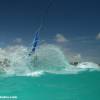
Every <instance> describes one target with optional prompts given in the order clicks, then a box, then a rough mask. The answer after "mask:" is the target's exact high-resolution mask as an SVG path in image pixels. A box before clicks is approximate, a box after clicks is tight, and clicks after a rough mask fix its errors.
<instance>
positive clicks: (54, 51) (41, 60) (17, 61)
mask: <svg viewBox="0 0 100 100" xmlns="http://www.w3.org/2000/svg"><path fill="white" fill-rule="evenodd" d="M37 51H38V52H37V56H38V61H37V63H38V65H37V66H34V65H33V62H34V56H32V57H29V56H28V52H29V51H28V48H27V47H26V46H21V45H20V46H19V45H17V46H9V47H7V48H0V61H1V62H3V64H1V65H0V72H4V74H5V73H6V74H7V75H17V76H23V75H24V76H33V77H34V76H40V75H42V74H44V72H48V73H55V74H77V73H79V72H81V71H86V70H97V71H99V70H100V67H99V66H98V65H97V64H95V63H93V62H82V63H80V64H78V65H77V66H72V65H70V64H69V63H68V61H67V59H66V57H65V56H64V54H63V52H62V51H61V50H60V49H59V48H58V47H56V46H54V45H48V44H46V45H42V46H40V48H39V49H38V50H37ZM5 58H6V59H8V60H9V64H8V65H9V66H8V67H6V66H5V63H4V59H5Z"/></svg>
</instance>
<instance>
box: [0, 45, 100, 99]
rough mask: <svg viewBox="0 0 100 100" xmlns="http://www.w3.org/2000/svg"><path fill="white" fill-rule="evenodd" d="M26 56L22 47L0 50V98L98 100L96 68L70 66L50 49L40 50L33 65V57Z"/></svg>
mask: <svg viewBox="0 0 100 100" xmlns="http://www.w3.org/2000/svg"><path fill="white" fill-rule="evenodd" d="M28 53H29V50H28V48H27V47H25V46H11V47H7V48H0V96H17V100H100V67H99V66H98V65H97V64H95V63H93V62H81V63H80V64H78V65H77V66H73V65H70V64H69V61H68V60H67V58H66V57H65V55H64V54H63V52H62V50H61V49H59V48H58V47H56V46H54V45H47V44H46V45H42V46H40V48H39V49H38V51H37V58H38V60H36V62H35V63H34V61H35V56H36V55H35V56H34V55H33V56H31V57H29V56H28ZM0 100H1V99H0ZM2 100H15V99H2Z"/></svg>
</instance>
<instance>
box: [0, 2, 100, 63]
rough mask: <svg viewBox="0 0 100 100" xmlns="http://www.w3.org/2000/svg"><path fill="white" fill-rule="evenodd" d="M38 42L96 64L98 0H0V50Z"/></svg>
mask: <svg viewBox="0 0 100 100" xmlns="http://www.w3.org/2000/svg"><path fill="white" fill-rule="evenodd" d="M41 18H44V20H43V27H42V29H41V31H40V39H41V40H45V41H46V43H51V44H56V45H59V46H60V47H62V48H63V50H64V51H65V54H66V55H68V56H72V55H76V56H77V55H78V56H79V55H80V56H81V57H82V58H83V59H84V60H86V61H94V62H96V63H100V62H99V61H100V0H0V47H3V46H7V45H9V44H11V43H12V41H17V42H22V41H24V43H25V44H27V45H28V44H30V43H31V41H32V39H33V35H34V33H35V32H36V30H37V29H38V28H39V26H40V24H41Z"/></svg>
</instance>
